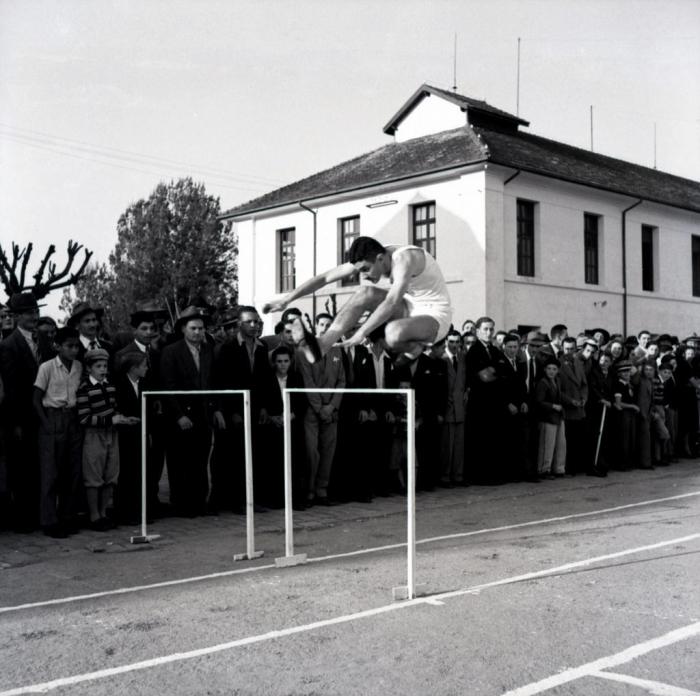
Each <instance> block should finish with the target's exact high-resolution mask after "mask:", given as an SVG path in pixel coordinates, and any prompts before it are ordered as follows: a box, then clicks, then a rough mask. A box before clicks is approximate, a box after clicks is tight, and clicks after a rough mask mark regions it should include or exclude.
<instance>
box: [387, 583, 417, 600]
mask: <svg viewBox="0 0 700 696" xmlns="http://www.w3.org/2000/svg"><path fill="white" fill-rule="evenodd" d="M410 594H411V593H410V592H409V587H408V585H399V586H398V587H392V588H391V597H392V599H393V600H394V601H395V602H403V601H405V600H407V599H410V598H411V597H410ZM414 596H415V595H414Z"/></svg>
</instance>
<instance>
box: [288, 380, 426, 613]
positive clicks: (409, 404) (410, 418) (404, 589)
mask: <svg viewBox="0 0 700 696" xmlns="http://www.w3.org/2000/svg"><path fill="white" fill-rule="evenodd" d="M292 393H297V394H308V393H313V394H339V393H340V394H400V395H402V396H404V397H405V398H406V415H407V417H406V459H407V462H406V465H407V466H406V468H407V474H408V476H407V479H408V480H407V482H406V488H407V491H406V502H407V518H408V521H407V539H406V547H407V571H406V576H407V577H406V585H399V586H398V587H394V588H392V595H393V598H394V599H395V600H403V599H413V598H414V597H415V596H416V395H415V392H414V391H413V389H347V388H339V389H307V388H301V387H299V388H291V389H284V390H282V402H283V405H284V507H285V511H284V512H285V514H284V520H285V555H284V556H281V557H280V558H276V559H275V565H276V566H277V567H283V566H295V565H299V564H301V563H305V562H306V554H305V553H303V554H295V553H294V521H293V515H292V432H291V426H292V416H291V408H290V402H289V395H290V394H292Z"/></svg>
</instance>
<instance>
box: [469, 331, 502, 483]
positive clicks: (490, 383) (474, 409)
mask: <svg viewBox="0 0 700 696" xmlns="http://www.w3.org/2000/svg"><path fill="white" fill-rule="evenodd" d="M475 328H476V338H477V340H476V341H475V343H474V345H473V346H472V347H471V348H470V349H469V352H468V353H467V357H466V363H467V388H468V389H469V396H468V400H467V412H466V427H467V433H466V453H465V462H466V465H467V468H468V472H469V476H468V478H470V479H471V480H472V482H474V483H479V484H482V485H497V484H501V483H504V482H505V475H504V471H503V462H502V461H501V457H500V454H499V452H498V451H495V450H494V448H495V447H497V443H499V442H500V440H501V437H502V434H501V433H500V432H499V421H500V419H501V417H502V412H501V398H500V396H501V393H500V388H499V383H498V380H499V362H500V361H502V360H504V358H503V354H502V353H501V352H500V351H499V350H498V349H497V348H494V347H493V346H492V345H491V340H492V339H493V334H494V330H495V324H494V321H493V319H491V317H480V318H479V319H477V321H476V325H475Z"/></svg>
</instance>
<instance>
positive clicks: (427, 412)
mask: <svg viewBox="0 0 700 696" xmlns="http://www.w3.org/2000/svg"><path fill="white" fill-rule="evenodd" d="M444 348H445V342H444V340H443V341H440V342H439V343H436V344H434V345H433V346H432V348H431V349H430V350H428V351H426V352H424V353H421V354H420V355H419V356H418V358H417V359H416V360H414V361H413V362H412V363H410V364H408V365H404V366H402V367H400V368H398V369H397V370H396V373H395V375H394V379H395V380H396V382H397V383H398V382H409V383H410V385H411V387H413V389H414V390H415V392H416V425H417V429H416V455H417V460H418V471H417V475H416V487H417V488H418V489H419V490H425V491H432V490H433V489H434V488H435V485H436V484H437V482H438V481H439V479H440V473H441V470H442V462H441V459H440V429H441V427H442V424H443V422H444V419H445V408H446V406H447V371H446V367H445V363H444V362H443V360H442V352H443V350H444Z"/></svg>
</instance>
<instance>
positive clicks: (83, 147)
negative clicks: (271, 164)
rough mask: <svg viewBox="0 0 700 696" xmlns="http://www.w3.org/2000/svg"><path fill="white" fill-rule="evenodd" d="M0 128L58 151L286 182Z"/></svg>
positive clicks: (236, 178) (240, 178)
mask: <svg viewBox="0 0 700 696" xmlns="http://www.w3.org/2000/svg"><path fill="white" fill-rule="evenodd" d="M0 129H2V130H0V134H3V131H4V134H7V135H11V136H15V137H21V138H23V139H24V140H25V141H29V142H35V143H38V144H41V145H48V146H51V147H54V148H59V149H61V150H69V151H77V152H83V153H86V154H91V155H96V156H99V157H106V158H110V159H117V160H119V161H125V162H131V163H136V164H140V165H148V166H153V165H154V164H155V165H167V166H169V167H173V166H174V167H178V168H180V169H187V170H188V171H196V172H199V173H202V174H205V175H207V176H216V177H217V178H219V179H229V180H232V181H238V182H243V183H249V184H254V185H255V184H262V185H263V186H278V185H280V184H282V183H286V182H283V181H282V180H281V179H275V178H273V177H263V176H259V175H257V174H241V173H236V172H231V171H229V170H226V169H222V168H218V167H210V166H208V165H200V164H193V163H191V162H184V161H181V160H176V159H169V158H165V157H157V156H154V155H148V154H144V153H140V152H134V151H130V150H123V149H120V148H116V147H110V146H105V145H96V144H94V143H89V142H86V141H82V140H76V139H74V138H65V137H63V136H58V135H52V134H50V133H43V132H40V131H33V130H30V129H28V128H18V127H17V126H12V125H10V124H6V123H0Z"/></svg>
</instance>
